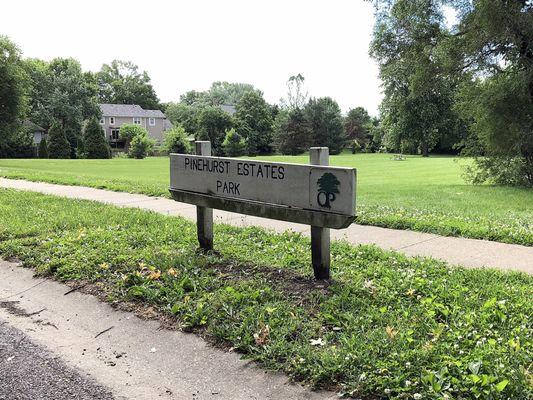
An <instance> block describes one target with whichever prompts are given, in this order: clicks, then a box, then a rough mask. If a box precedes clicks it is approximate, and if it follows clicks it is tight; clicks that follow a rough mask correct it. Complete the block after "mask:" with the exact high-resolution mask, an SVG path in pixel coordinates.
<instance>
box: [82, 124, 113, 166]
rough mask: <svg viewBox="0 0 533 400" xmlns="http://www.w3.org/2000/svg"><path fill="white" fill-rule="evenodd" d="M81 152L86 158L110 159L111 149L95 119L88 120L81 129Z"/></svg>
mask: <svg viewBox="0 0 533 400" xmlns="http://www.w3.org/2000/svg"><path fill="white" fill-rule="evenodd" d="M83 150H84V156H85V157H86V158H111V149H110V148H109V143H108V142H107V140H106V138H105V132H104V130H103V129H102V127H101V125H100V123H99V122H98V119H97V118H96V117H92V118H90V119H89V120H88V121H87V123H86V124H85V127H84V129H83Z"/></svg>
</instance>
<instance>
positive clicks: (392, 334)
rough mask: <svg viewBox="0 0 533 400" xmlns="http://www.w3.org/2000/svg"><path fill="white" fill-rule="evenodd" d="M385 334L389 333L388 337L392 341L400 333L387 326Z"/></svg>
mask: <svg viewBox="0 0 533 400" xmlns="http://www.w3.org/2000/svg"><path fill="white" fill-rule="evenodd" d="M385 332H387V335H388V336H389V339H390V340H393V339H394V338H395V337H396V335H397V334H398V331H395V330H394V328H393V327H392V326H387V327H386V328H385Z"/></svg>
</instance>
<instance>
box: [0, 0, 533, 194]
mask: <svg viewBox="0 0 533 400" xmlns="http://www.w3.org/2000/svg"><path fill="white" fill-rule="evenodd" d="M368 1H370V2H372V3H373V4H374V6H375V16H376V23H375V26H374V32H373V39H372V42H371V46H370V55H371V56H372V57H373V58H374V59H375V60H376V61H377V63H378V65H379V69H380V78H381V81H382V88H383V93H384V99H383V101H382V103H381V105H380V110H379V111H380V112H379V118H372V117H370V116H369V115H368V113H367V112H366V110H364V109H363V108H361V107H358V108H355V109H352V110H349V112H348V113H347V114H346V115H342V114H341V111H340V108H339V106H338V104H337V103H336V102H335V100H333V99H332V98H330V97H322V98H312V97H311V98H310V97H309V95H308V93H307V91H306V89H305V85H304V83H305V80H304V77H303V76H302V75H300V74H298V75H294V76H292V77H290V79H289V80H288V82H287V85H288V91H287V95H286V97H285V98H284V99H282V101H280V104H269V103H267V102H266V101H265V99H264V98H263V94H262V92H261V91H260V90H258V89H256V88H255V87H253V86H252V85H250V84H246V83H228V82H214V83H213V84H212V85H211V87H210V88H209V89H208V90H206V91H195V90H192V91H189V92H187V93H185V94H183V95H182V96H181V97H180V101H179V102H175V103H168V104H162V103H160V101H159V99H158V98H157V95H156V93H155V91H154V89H153V87H152V85H151V83H150V78H149V76H148V74H147V73H146V72H142V71H139V70H138V67H137V66H135V65H134V64H132V63H129V62H124V61H113V62H112V63H111V64H109V65H107V64H106V65H104V66H102V68H101V70H100V71H99V72H96V73H91V72H83V71H82V70H81V67H80V65H79V63H78V62H77V61H76V60H73V59H55V60H52V61H51V62H44V61H41V60H34V59H26V60H25V59H22V58H21V56H20V52H19V50H18V48H17V47H16V46H15V45H14V44H13V43H12V42H10V41H9V40H8V39H7V38H6V37H0V79H1V81H2V85H1V89H0V100H1V103H0V105H1V107H0V156H3V157H10V156H11V157H14V156H25V155H26V154H27V153H28V151H29V150H28V149H29V147H31V140H30V138H29V137H28V136H27V135H26V134H24V132H23V130H22V129H21V123H20V121H21V120H22V119H24V118H29V119H31V120H32V121H33V122H35V123H37V124H40V125H41V126H43V127H44V128H46V129H51V128H52V127H53V126H54V124H58V125H60V127H61V129H60V130H62V131H63V132H64V133H63V134H64V136H65V137H66V140H67V141H68V146H69V154H70V157H79V156H87V151H86V150H85V147H84V144H83V142H84V140H87V139H85V134H84V133H83V132H84V130H83V129H82V125H83V124H85V125H87V123H86V122H84V121H87V120H89V119H90V118H97V117H98V113H99V110H98V107H97V103H98V102H109V103H125V104H139V105H141V106H142V107H143V108H148V109H161V110H164V111H165V113H166V115H167V117H168V118H169V120H170V121H171V122H172V123H173V124H174V125H175V128H174V129H173V130H172V131H171V132H169V134H168V135H167V136H168V137H167V138H166V140H165V147H166V148H167V149H180V151H187V150H188V149H189V144H188V142H187V138H189V137H194V138H196V139H205V140H210V141H211V142H212V145H213V151H214V153H215V154H218V155H231V156H237V155H243V154H247V155H257V154H269V153H272V152H279V153H282V154H300V153H302V152H304V151H306V150H307V149H308V147H309V146H327V147H329V148H330V151H331V153H332V154H337V153H339V152H340V151H341V150H342V149H343V148H345V147H349V148H350V149H351V150H352V151H353V152H358V151H365V152H375V151H388V152H398V153H409V154H421V155H423V156H429V154H431V153H435V152H448V153H459V154H461V155H465V156H471V157H474V160H475V161H474V163H473V165H472V166H471V167H469V169H468V170H467V176H468V179H470V180H471V181H472V182H473V183H483V182H486V181H489V182H492V183H499V184H510V185H525V186H532V185H533V118H532V113H533V3H532V2H531V1H529V0H506V1H503V0H496V1H472V2H471V1H463V0H368ZM446 13H448V14H450V13H455V16H454V17H453V18H452V21H449V20H448V19H447V18H446ZM228 106H231V107H230V108H229V109H228ZM233 108H234V111H235V112H234V113H233ZM228 111H229V112H228ZM52 131H54V130H53V129H52ZM59 136H62V135H59ZM52 137H53V136H52V135H50V140H52ZM139 140H140V139H139ZM139 140H137V141H136V143H137V142H138V141H139ZM149 146H150V144H149V143H144V144H143V145H142V146H141V147H149Z"/></svg>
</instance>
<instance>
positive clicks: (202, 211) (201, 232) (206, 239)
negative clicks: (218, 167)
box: [196, 141, 213, 250]
mask: <svg viewBox="0 0 533 400" xmlns="http://www.w3.org/2000/svg"><path fill="white" fill-rule="evenodd" d="M196 155H199V156H210V155H211V142H209V141H198V142H196ZM196 225H197V233H198V242H199V243H200V247H201V248H202V249H204V250H213V209H212V208H208V207H201V206H196Z"/></svg>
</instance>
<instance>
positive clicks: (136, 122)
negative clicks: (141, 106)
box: [133, 117, 141, 125]
mask: <svg viewBox="0 0 533 400" xmlns="http://www.w3.org/2000/svg"><path fill="white" fill-rule="evenodd" d="M133 123H134V124H135V125H141V117H133Z"/></svg>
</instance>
